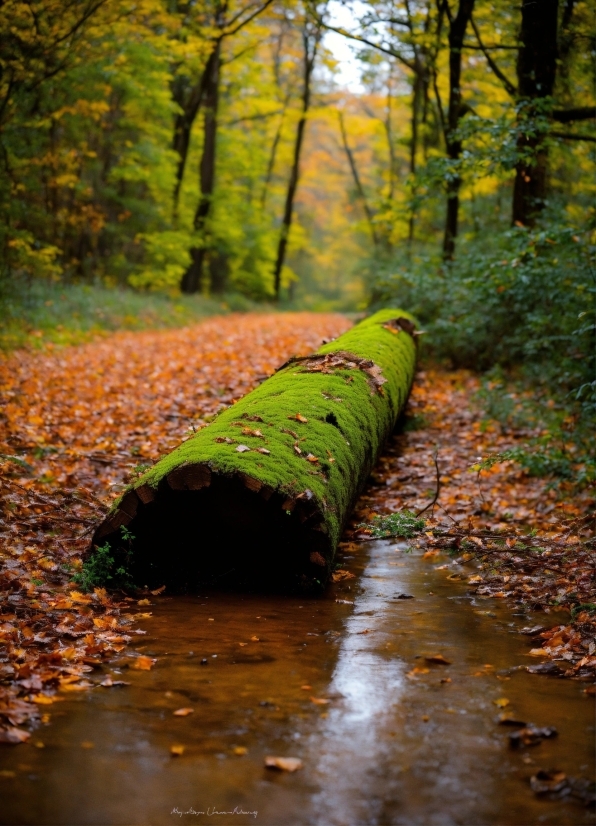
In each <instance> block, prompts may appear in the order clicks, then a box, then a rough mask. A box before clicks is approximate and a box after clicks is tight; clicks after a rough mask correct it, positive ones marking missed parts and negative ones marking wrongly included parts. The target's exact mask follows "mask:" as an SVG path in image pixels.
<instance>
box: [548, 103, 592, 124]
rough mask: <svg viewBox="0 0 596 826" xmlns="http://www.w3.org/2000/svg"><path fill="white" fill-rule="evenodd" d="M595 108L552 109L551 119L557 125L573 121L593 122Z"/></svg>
mask: <svg viewBox="0 0 596 826" xmlns="http://www.w3.org/2000/svg"><path fill="white" fill-rule="evenodd" d="M594 118H596V106H577V107H576V108H575V109H554V110H553V112H552V119H553V120H556V121H557V123H571V121H574V120H593V119H594Z"/></svg>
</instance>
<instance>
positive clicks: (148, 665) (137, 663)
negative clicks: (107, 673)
mask: <svg viewBox="0 0 596 826" xmlns="http://www.w3.org/2000/svg"><path fill="white" fill-rule="evenodd" d="M156 662H157V660H155V659H153V658H152V657H137V658H136V659H134V660H133V661H132V665H131V668H135V669H136V670H137V671H151V669H152V668H153V666H154V665H155V663H156Z"/></svg>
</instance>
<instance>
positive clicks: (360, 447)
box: [92, 310, 416, 588]
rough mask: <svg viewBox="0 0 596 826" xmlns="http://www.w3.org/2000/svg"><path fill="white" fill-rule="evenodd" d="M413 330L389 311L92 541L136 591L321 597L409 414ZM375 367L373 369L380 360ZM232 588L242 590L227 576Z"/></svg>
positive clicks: (270, 386) (133, 491) (269, 384)
mask: <svg viewBox="0 0 596 826" xmlns="http://www.w3.org/2000/svg"><path fill="white" fill-rule="evenodd" d="M414 332H415V328H414V324H413V323H412V321H411V319H410V318H409V317H408V316H407V315H406V314H404V313H402V312H401V311H399V310H382V311H381V312H379V313H376V314H375V315H373V316H372V317H370V318H368V319H366V320H364V321H362V322H361V323H360V324H358V325H356V326H355V327H354V328H353V329H352V330H350V331H348V332H347V333H345V334H344V335H343V336H340V337H339V338H338V339H336V340H335V341H334V342H332V343H330V344H326V345H324V346H323V347H321V348H320V350H318V351H317V353H316V354H314V355H312V356H306V357H304V358H294V359H290V361H289V362H287V364H285V365H283V367H281V368H280V369H279V370H278V371H277V372H276V373H274V374H273V376H271V378H269V379H267V381H265V382H263V384H261V385H260V386H259V387H258V388H257V389H256V390H253V391H252V392H251V393H249V394H248V395H247V396H245V397H244V398H243V399H241V400H240V401H238V402H237V403H236V404H234V405H232V406H230V407H229V408H228V409H227V410H225V411H223V412H222V413H221V414H220V415H219V416H218V417H217V419H216V420H215V421H214V422H213V423H212V424H210V425H208V426H207V427H205V428H203V429H202V430H200V431H199V432H198V433H197V434H196V435H194V436H192V437H191V438H190V439H188V440H187V441H186V442H183V443H182V444H181V445H180V446H179V447H178V448H176V450H174V451H173V452H172V453H169V454H167V455H165V456H164V457H163V458H162V459H161V460H160V461H158V463H157V464H156V465H155V466H154V467H153V468H152V469H151V470H149V471H148V472H147V473H145V474H144V475H143V476H141V477H140V478H139V479H138V480H136V481H135V482H134V483H133V485H132V486H131V488H130V489H129V490H128V492H126V493H125V494H124V495H123V496H122V498H121V499H120V500H119V501H118V502H117V503H116V504H115V506H114V508H113V509H112V511H111V513H110V514H109V515H108V517H107V518H106V519H105V520H104V522H102V524H101V525H100V526H99V527H98V528H97V530H96V531H95V534H94V537H93V542H92V545H93V547H95V548H97V547H98V546H100V545H101V546H104V545H105V543H106V542H108V543H109V544H110V546H111V547H112V551H113V552H114V556H115V557H117V559H118V561H119V560H120V559H121V558H122V555H125V554H126V553H127V552H128V551H129V550H130V548H129V547H128V540H127V542H126V546H127V547H126V548H122V547H121V544H120V543H122V535H121V534H122V532H121V528H122V526H128V530H129V531H130V533H131V534H132V536H133V537H134V539H133V540H132V541H133V544H132V556H131V562H130V574H131V576H132V578H133V581H135V582H140V583H142V584H149V585H150V586H155V584H159V585H163V584H167V585H168V586H173V587H183V588H186V587H197V586H198V585H199V584H200V583H203V582H205V581H208V580H209V579H211V580H213V579H216V580H217V581H218V583H220V584H221V581H222V579H223V578H224V577H225V576H226V575H228V576H229V578H230V580H231V581H233V582H234V583H236V584H238V583H242V582H252V584H254V583H255V582H256V583H257V584H258V585H259V587H263V585H265V584H267V583H270V584H275V585H276V586H277V587H279V586H280V585H282V586H286V587H287V586H289V587H307V588H312V587H317V586H321V585H323V584H324V583H325V581H326V580H327V578H328V576H329V574H330V572H331V571H332V569H333V557H334V554H335V549H336V547H337V543H338V541H339V539H340V536H341V532H342V530H343V527H344V525H345V523H346V520H347V518H348V516H349V514H350V509H351V508H352V506H353V504H354V502H355V500H356V497H357V496H358V494H359V493H360V491H361V490H362V488H363V487H364V485H365V483H366V480H367V479H368V476H369V474H370V471H371V470H372V468H373V466H374V464H375V462H376V460H377V458H378V456H379V453H380V451H381V450H382V448H383V445H384V443H385V441H386V439H387V438H388V436H389V435H390V434H391V432H392V430H393V428H394V426H395V422H396V420H397V418H398V416H399V414H400V412H401V411H402V410H403V409H404V406H405V404H406V400H407V398H408V393H409V390H410V386H411V383H412V380H413V376H414V368H415V363H416V345H415V343H414ZM373 359H374V360H373ZM230 575H231V576H230Z"/></svg>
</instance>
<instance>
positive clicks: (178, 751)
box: [170, 745, 186, 757]
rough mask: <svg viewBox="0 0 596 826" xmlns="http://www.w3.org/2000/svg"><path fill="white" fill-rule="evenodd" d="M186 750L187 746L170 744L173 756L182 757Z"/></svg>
mask: <svg viewBox="0 0 596 826" xmlns="http://www.w3.org/2000/svg"><path fill="white" fill-rule="evenodd" d="M185 750H186V747H185V746H180V745H174V746H170V754H171V755H172V757H182V755H183V754H184V752H185Z"/></svg>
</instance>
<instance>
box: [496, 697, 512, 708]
mask: <svg viewBox="0 0 596 826" xmlns="http://www.w3.org/2000/svg"><path fill="white" fill-rule="evenodd" d="M510 702H511V700H508V699H507V697H499V698H498V700H493V703H494V704H495V705H496V706H498V707H499V708H506V707H507V706H508V705H509V703H510Z"/></svg>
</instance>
